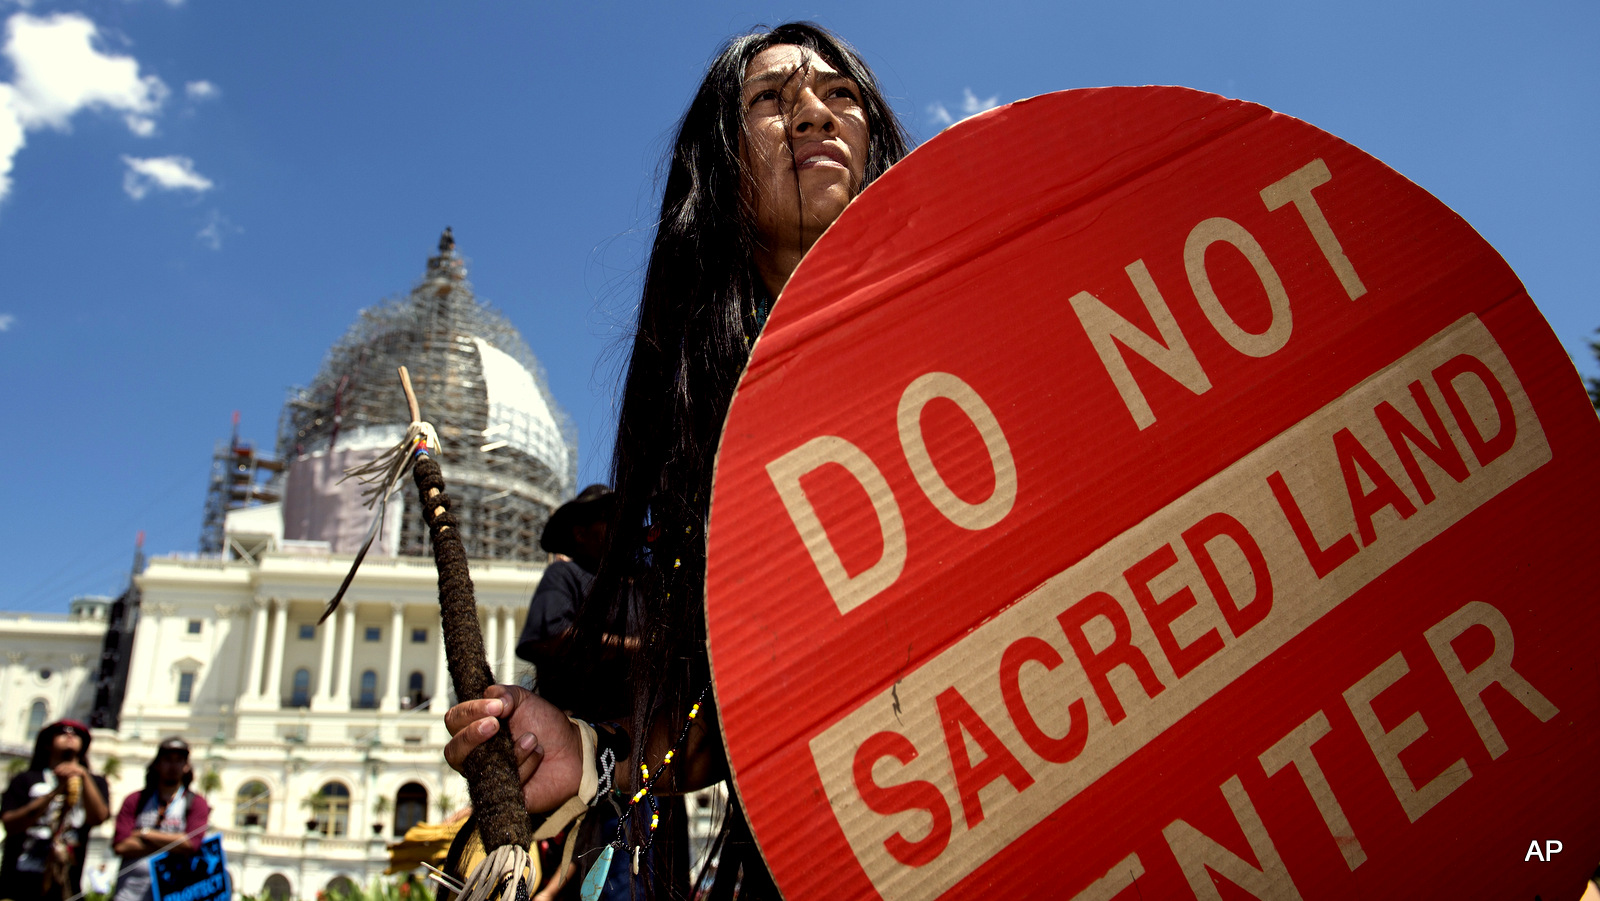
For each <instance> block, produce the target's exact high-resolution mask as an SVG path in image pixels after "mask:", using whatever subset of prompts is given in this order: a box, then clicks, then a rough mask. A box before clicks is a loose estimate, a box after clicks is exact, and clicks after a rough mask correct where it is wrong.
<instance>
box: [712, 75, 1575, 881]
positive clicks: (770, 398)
mask: <svg viewBox="0 0 1600 901" xmlns="http://www.w3.org/2000/svg"><path fill="white" fill-rule="evenodd" d="M1597 448H1600V424H1597V421H1596V418H1595V414H1594V411H1593V410H1592V409H1591V408H1590V407H1589V404H1588V403H1587V399H1586V397H1585V395H1584V393H1583V391H1582V389H1581V386H1580V384H1579V382H1578V379H1577V378H1576V375H1575V373H1574V371H1573V369H1572V366H1571V364H1570V363H1569V362H1568V360H1567V358H1566V355H1565V354H1564V353H1563V351H1562V349H1561V346H1560V344H1559V343H1558V342H1557V341H1556V339H1555V337H1554V336H1553V335H1552V334H1551V332H1550V330H1549V328H1548V326H1546V325H1545V323H1544V321H1543V319H1542V318H1541V317H1540V315H1539V313H1538V311H1537V310H1536V309H1535V308H1534V305H1533V303H1532V302H1531V301H1530V300H1529V298H1528V296H1527V294H1526V293H1525V291H1524V290H1523V288H1522V286H1521V284H1520V283H1519V282H1518V280H1517V278H1516V276H1515V275H1514V274H1513V273H1512V272H1511V270H1510V269H1509V268H1508V267H1507V266H1506V264H1505V263H1504V262H1503V261H1502V260H1501V259H1500V257H1499V256H1498V255H1497V254H1496V253H1495V252H1494V250H1493V249H1492V248H1490V247H1489V246H1488V244H1487V243H1485V242H1484V241H1483V239H1482V238H1480V237H1479V236H1478V235H1477V234H1476V233H1475V232H1474V231H1473V230H1472V229H1471V228H1470V227H1468V226H1467V224H1466V223H1465V222H1463V221H1462V220H1461V219H1460V218H1459V217H1457V216H1456V215H1454V214H1453V213H1451V212H1450V210H1449V209H1447V208H1446V207H1445V206H1444V205H1443V204H1441V203H1440V202H1439V201H1437V200H1435V199H1434V198H1433V197H1431V196H1430V195H1428V194H1427V193H1426V192H1425V191H1423V190H1422V189H1420V188H1418V187H1417V186H1416V185H1413V184H1411V183H1410V182H1408V181H1406V180H1405V179H1404V178H1402V177H1401V176H1399V175H1398V174H1396V173H1395V172H1393V171H1391V170H1390V169H1388V168H1387V167H1385V166H1384V165H1383V164H1381V163H1379V162H1378V161H1377V160H1375V159H1373V158H1372V157H1370V156H1368V155H1366V154H1364V153H1362V152H1361V151H1359V150H1357V149H1356V148H1354V147H1351V146H1350V145H1348V144H1346V143H1344V142H1342V141H1340V140H1338V139H1337V138H1334V137H1332V136H1331V135H1328V134H1325V133H1323V132H1321V131H1318V130H1317V129H1315V128H1312V127H1311V126H1309V125H1306V124H1305V123H1303V122H1300V121H1297V120H1295V119H1292V118H1289V117H1287V116H1282V115H1279V114H1276V113H1273V112H1271V111H1270V110H1267V109H1265V108H1263V107H1260V106H1256V105H1253V104H1249V103H1242V102H1238V101H1231V100H1225V99H1223V98H1220V97H1217V96H1214V95H1209V94H1202V93H1199V92H1195V91H1191V90H1186V89H1181V88H1108V89H1099V90H1084V91H1069V92H1066V93H1061V94H1052V95H1048V96H1044V97H1039V98H1036V99H1033V100H1029V101H1024V102H1020V103H1016V104H1012V105H1011V106H1009V107H1005V108H1002V109H999V110H995V111H993V112H990V113H987V114H985V115H982V116H979V117H977V118H975V119H973V120H970V121H968V122H965V123H962V124H961V125H958V126H956V127H955V128H952V129H950V130H949V131H948V132H947V133H945V134H943V135H941V136H940V137H938V138H937V139H935V140H933V141H931V142H929V143H928V144H927V145H925V146H924V147H922V148H921V149H919V150H918V151H917V152H916V153H914V154H912V155H911V156H910V157H908V158H907V159H906V160H905V161H903V162H902V163H900V164H899V165H898V166H896V167H895V168H894V169H893V170H892V171H891V172H890V173H889V174H888V175H886V176H885V177H884V178H882V179H881V180H879V181H878V182H877V183H876V184H874V185H873V186H872V187H871V188H870V189H869V190H868V191H867V192H866V193H865V194H864V195H863V196H862V198H861V199H860V200H859V201H858V202H856V203H855V204H854V205H853V206H851V207H850V209H849V210H848V211H847V212H846V213H845V215H844V216H843V217H842V218H840V220H839V221H838V222H837V223H836V224H835V225H834V226H833V228H832V229H831V230H830V231H829V232H828V233H827V234H826V235H825V236H824V237H823V238H822V240H821V241H820V242H818V244H817V246H816V248H815V249H814V250H813V251H812V253H811V255H810V256H808V257H807V258H806V260H805V262H804V263H803V264H802V265H801V267H800V269H799V271H798V272H797V273H796V274H795V277H794V279H793V280H792V281H791V282H790V284H789V287H788V289H787V290H786V291H785V292H784V295H783V298H782V302H781V303H779V304H778V305H777V307H776V309H775V310H774V312H773V315H772V319H771V321H770V322H769V323H768V325H767V327H766V332H765V333H764V334H763V336H762V338H761V340H760V341H759V342H758V343H757V344H756V347H755V350H754V353H753V355H752V358H751V362H750V367H749V370H748V371H747V372H746V374H745V376H744V379H743V381H742V382H741V384H740V387H739V391H738V394H737V396H736V397H735V399H734V402H733V405H732V409H731V412H730V413H729V416H728V422H727V425H726V429H725V433H724V436H723V441H722V446H721V450H720V456H719V459H718V464H717V477H716V487H715V493H714V496H713V507H712V509H713V515H712V519H711V529H710V538H709V555H710V556H709V572H708V577H707V591H706V597H707V601H706V603H707V620H708V625H709V630H710V649H711V658H712V665H713V670H714V674H715V677H716V683H717V698H718V704H719V709H720V715H721V723H722V729H723V734H724V739H725V741H726V743H727V749H728V754H729V759H730V761H731V763H732V767H733V771H734V775H735V779H736V783H737V786H738V789H739V791H740V793H741V795H742V796H743V798H744V802H745V805H746V809H747V811H748V813H749V816H750V818H751V822H752V825H753V828H754V832H755V835H756V838H757V840H758V841H759V843H760V846H761V848H762V850H763V853H764V854H765V855H766V858H767V861H768V862H769V864H770V865H771V868H772V871H773V873H774V876H775V877H776V880H777V884H778V886H779V887H780V888H781V889H782V890H783V892H784V894H785V896H786V897H789V898H825V897H826V898H838V897H873V896H881V897H883V898H886V899H892V901H922V899H932V898H937V897H945V896H948V897H1025V896H1033V897H1054V898H1079V899H1109V898H1113V897H1126V898H1134V897H1145V898H1184V897H1190V896H1194V897H1198V898H1222V897H1246V896H1251V895H1253V896H1255V897H1259V898H1304V899H1307V901H1314V899H1344V898H1356V897H1362V898H1368V897H1374V898H1375V897H1385V898H1391V897H1392V898H1402V897H1403V898H1417V897H1448V896H1452V893H1455V895H1458V896H1461V897H1532V896H1533V895H1534V894H1535V893H1538V894H1542V895H1543V897H1546V898H1569V897H1570V898H1576V897H1577V896H1578V894H1580V893H1581V891H1582V879H1583V877H1584V876H1585V875H1586V874H1587V872H1588V871H1589V869H1590V868H1592V867H1593V865H1594V862H1595V861H1596V860H1600V824H1597V823H1596V821H1595V820H1594V817H1593V815H1592V811H1591V810H1590V809H1589V808H1590V807H1592V804H1590V803H1589V801H1588V800H1584V799H1593V798H1595V797H1596V796H1600V768H1597V767H1596V766H1595V765H1594V764H1595V761H1597V760H1600V679H1597V678H1596V670H1595V663H1594V657H1593V650H1592V642H1593V636H1594V635H1595V634H1597V632H1600V605H1597V604H1595V603H1594V600H1593V596H1594V589H1593V548H1594V544H1595V539H1596V528H1595V526H1594V518H1593V516H1594V511H1595V510H1597V509H1600V471H1597V467H1596V466H1595V464H1596V461H1597V453H1596V451H1597ZM1586 646H1588V647H1586ZM1218 886H1222V888H1220V889H1219V888H1218ZM1238 890H1242V892H1243V893H1242V894H1241V893H1240V891H1238Z"/></svg>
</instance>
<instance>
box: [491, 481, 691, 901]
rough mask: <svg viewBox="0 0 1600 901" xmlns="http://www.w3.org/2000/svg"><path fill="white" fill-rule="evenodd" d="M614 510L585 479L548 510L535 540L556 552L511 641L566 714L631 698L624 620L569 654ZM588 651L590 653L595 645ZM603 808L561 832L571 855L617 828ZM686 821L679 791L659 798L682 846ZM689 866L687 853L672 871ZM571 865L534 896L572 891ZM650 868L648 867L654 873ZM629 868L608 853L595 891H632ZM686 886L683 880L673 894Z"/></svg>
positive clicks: (598, 711) (624, 706) (599, 717)
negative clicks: (582, 651) (598, 642)
mask: <svg viewBox="0 0 1600 901" xmlns="http://www.w3.org/2000/svg"><path fill="white" fill-rule="evenodd" d="M615 513H616V495H615V494H613V493H612V491H611V489H610V488H607V487H606V486H605V485H590V486H589V487H587V488H585V489H583V490H582V491H581V492H579V493H578V496H577V497H575V498H573V499H572V500H570V501H568V502H566V503H565V504H562V505H561V506H559V507H557V508H556V510H555V512H554V513H552V514H551V515H550V519H549V521H548V522H546V523H545V527H544V531H543V532H542V533H541V534H540V536H539V547H541V548H543V549H544V550H546V551H548V552H550V553H551V554H554V555H556V559H555V560H554V561H553V562H552V563H551V564H550V565H549V566H548V567H546V568H545V571H544V576H543V577H542V578H541V579H540V580H539V587H538V588H536V589H535V590H534V592H533V600H532V601H531V602H530V603H529V605H528V618H527V621H526V623H525V624H524V625H523V628H522V636H521V637H520V638H519V639H518V641H517V656H518V657H521V658H522V659H523V660H526V661H528V662H529V663H532V664H533V665H534V666H535V667H536V668H537V672H538V688H539V694H540V695H541V696H542V697H544V698H545V699H546V700H548V701H550V702H551V703H552V704H555V705H556V706H557V707H560V708H561V709H562V710H564V711H566V712H567V713H568V714H571V715H573V716H576V717H580V718H582V719H585V720H589V721H591V722H599V721H603V720H618V719H623V718H625V717H627V716H628V714H629V711H630V707H631V705H632V703H633V689H632V687H631V686H630V685H629V684H628V667H629V661H628V658H627V655H628V654H629V653H631V652H633V651H636V650H637V649H638V647H639V639H638V637H637V636H636V635H635V634H634V630H633V629H631V628H630V627H629V623H627V622H614V623H613V625H612V627H611V628H610V629H609V630H608V632H607V633H606V641H605V642H604V643H603V647H602V648H601V649H600V650H599V651H598V658H596V657H594V656H590V657H587V658H585V659H583V660H575V659H573V658H572V657H571V656H570V655H571V654H572V653H573V648H572V625H573V621H574V620H575V619H576V618H577V615H578V610H579V608H580V607H582V605H583V601H584V598H585V597H587V596H588V594H589V589H590V587H591V586H593V585H594V574H595V572H596V571H597V570H598V569H599V568H600V554H601V552H602V550H603V549H604V548H605V542H606V531H607V528H608V522H609V520H610V518H611V517H612V516H613V515H615ZM589 653H590V655H594V654H596V652H595V651H593V650H591V651H590V652H589ZM608 810H609V808H606V809H597V810H596V811H595V812H594V813H592V814H591V815H589V816H588V817H586V818H585V819H584V821H583V823H582V825H581V826H579V827H577V828H574V829H571V830H569V831H568V832H567V833H566V835H565V837H564V839H563V841H564V842H576V845H575V846H574V848H575V852H576V853H575V855H574V859H575V860H582V859H593V857H594V855H595V854H598V853H599V850H600V848H601V847H602V846H603V845H604V844H605V843H606V842H607V841H610V840H611V838H612V837H613V836H614V835H615V834H616V830H617V817H616V815H615V813H614V812H612V813H610V815H606V814H607V811H608ZM686 822H687V820H686V816H685V814H684V811H683V801H682V799H681V798H671V799H668V800H667V801H666V802H664V810H663V823H664V825H665V826H666V828H668V829H672V830H675V831H676V833H682V840H681V841H679V842H678V844H679V845H683V846H687V831H686ZM559 852H560V848H559V845H558V846H557V848H556V849H555V853H553V854H552V856H553V857H554V858H555V860H556V861H559V860H560V859H561V854H560V853H559ZM687 869H688V867H687V859H685V860H684V861H683V862H682V865H681V866H679V867H677V868H675V870H674V872H680V873H683V872H687ZM577 871H578V867H577V866H576V865H575V864H572V863H568V864H567V866H566V867H565V868H562V867H560V866H559V864H557V865H555V866H552V867H551V868H550V869H548V870H547V871H546V872H548V873H549V874H550V878H549V879H548V880H547V881H546V882H545V884H544V886H543V887H542V888H541V889H540V891H539V893H538V895H536V896H535V897H534V901H553V899H557V898H567V897H573V898H575V897H577V889H578V886H577V884H576V881H575V880H574V876H576V875H577ZM654 872H655V871H654V868H652V869H651V873H652V875H653V874H654ZM630 875H631V874H630V871H629V864H628V859H627V857H626V855H622V856H618V857H616V858H614V859H613V861H612V866H611V876H610V878H608V879H607V881H606V884H605V887H604V888H603V889H602V890H601V893H600V898H601V899H602V901H609V899H623V898H628V897H630V878H629V877H630ZM687 888H688V886H687V883H684V884H683V885H682V886H680V887H679V894H682V893H683V892H684V891H687Z"/></svg>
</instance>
